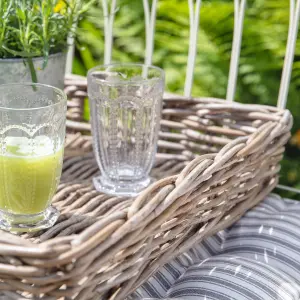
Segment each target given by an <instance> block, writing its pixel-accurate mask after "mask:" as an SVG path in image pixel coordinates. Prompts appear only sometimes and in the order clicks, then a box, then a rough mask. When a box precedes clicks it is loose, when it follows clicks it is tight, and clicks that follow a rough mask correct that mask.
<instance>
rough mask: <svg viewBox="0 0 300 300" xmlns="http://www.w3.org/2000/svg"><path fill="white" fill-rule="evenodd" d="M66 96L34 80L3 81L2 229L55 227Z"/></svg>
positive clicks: (0, 143) (0, 121)
mask: <svg viewBox="0 0 300 300" xmlns="http://www.w3.org/2000/svg"><path fill="white" fill-rule="evenodd" d="M66 109H67V98H66V95H65V94H64V92H63V91H61V90H59V89H57V88H54V87H51V86H47V85H43V84H36V83H20V84H19V83H13V84H4V85H0V229H4V230H9V231H18V232H20V231H34V230H39V229H43V228H48V227H51V226H52V225H53V224H54V223H55V222H56V220H57V218H58V215H59V213H58V211H57V209H56V208H54V207H53V206H51V200H52V198H53V195H54V193H55V192H56V189H57V186H58V183H59V180H60V176H61V170H62V161H63V146H64V140H65V128H66Z"/></svg>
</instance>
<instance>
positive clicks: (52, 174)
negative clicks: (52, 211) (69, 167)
mask: <svg viewBox="0 0 300 300" xmlns="http://www.w3.org/2000/svg"><path fill="white" fill-rule="evenodd" d="M5 142H6V152H5V154H4V155H3V154H2V155H1V154H0V210H3V211H6V212H10V213H14V214H37V213H40V212H42V211H44V210H45V209H46V208H47V207H48V205H49V204H50V202H51V199H52V197H53V195H54V193H55V191H56V188H57V185H58V183H59V179H60V175H61V169H62V160H63V148H62V147H60V148H59V149H58V150H56V151H53V143H52V142H51V140H50V139H49V138H48V137H45V136H40V137H36V138H35V139H34V140H32V139H31V140H29V139H27V138H23V137H8V138H6V140H5ZM33 143H34V146H33Z"/></svg>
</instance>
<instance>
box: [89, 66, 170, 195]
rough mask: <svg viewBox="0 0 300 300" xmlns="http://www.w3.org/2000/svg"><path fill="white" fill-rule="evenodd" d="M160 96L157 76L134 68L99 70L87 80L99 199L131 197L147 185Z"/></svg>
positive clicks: (155, 72)
mask: <svg viewBox="0 0 300 300" xmlns="http://www.w3.org/2000/svg"><path fill="white" fill-rule="evenodd" d="M163 90H164V75H163V71H162V70H161V69H159V68H156V67H150V66H145V65H136V64H123V65H121V64H117V65H107V66H100V67H96V68H94V69H92V70H90V72H89V74H88V93H89V100H90V108H91V117H92V129H93V137H94V151H95V154H96V158H97V161H98V164H99V167H100V170H101V176H100V177H98V178H94V184H95V187H96V188H97V189H98V190H100V191H102V192H105V193H109V194H117V195H130V196H133V195H136V194H137V193H139V192H140V191H141V190H142V189H144V188H145V187H146V186H147V185H148V184H149V182H150V178H149V172H150V170H151V167H152V165H153V160H154V156H155V153H156V148H157V138H158V130H159V124H160V117H161V108H162V95H163Z"/></svg>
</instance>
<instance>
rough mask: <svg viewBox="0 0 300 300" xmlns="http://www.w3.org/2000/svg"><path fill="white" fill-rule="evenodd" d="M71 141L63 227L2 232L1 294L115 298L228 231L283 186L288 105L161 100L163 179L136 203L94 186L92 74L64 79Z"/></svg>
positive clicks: (159, 167) (158, 171) (60, 203)
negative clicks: (88, 109) (87, 117)
mask: <svg viewBox="0 0 300 300" xmlns="http://www.w3.org/2000/svg"><path fill="white" fill-rule="evenodd" d="M66 92H67V94H68V95H69V97H70V99H72V100H70V101H69V104H68V106H69V110H68V124H67V125H68V132H69V134H68V137H67V141H66V158H65V163H64V170H63V176H62V182H61V184H60V186H59V189H58V191H57V194H56V196H55V199H54V205H55V206H56V207H57V208H58V209H59V210H60V211H61V216H60V218H59V221H58V222H57V224H56V225H55V226H54V227H53V228H51V229H49V230H47V231H44V232H38V233H30V234H25V235H22V236H17V235H12V234H10V233H5V232H3V231H0V299H5V300H6V299H7V300H8V299H83V300H85V299H119V300H121V299H122V300H123V299H125V298H126V296H127V295H128V294H129V293H131V292H132V291H133V290H134V289H136V288H137V287H138V286H139V285H141V284H142V283H143V282H144V281H145V280H146V279H147V278H148V277H149V276H150V275H151V274H152V273H153V272H155V271H156V270H157V269H158V268H159V267H160V266H162V265H163V264H165V263H166V262H167V261H169V260H171V259H172V258H173V257H175V256H177V255H179V254H180V253H182V252H184V251H185V250H187V249H188V248H190V247H191V246H193V244H195V243H199V242H200V241H201V240H202V239H203V238H204V237H207V236H209V235H212V234H213V233H215V232H217V231H219V230H221V229H223V228H225V227H228V226H229V225H230V224H232V223H233V222H235V221H236V220H237V219H238V218H240V217H241V216H242V215H243V213H244V212H245V211H246V210H248V209H249V208H251V207H253V206H254V205H256V204H257V203H258V202H260V201H261V200H262V199H263V198H264V197H265V196H266V195H267V194H268V193H269V192H270V191H271V190H272V189H273V188H274V187H275V185H276V184H277V181H278V172H279V169H280V165H279V163H280V160H281V159H282V156H283V153H284V145H285V144H286V142H287V141H288V139H289V137H290V129H291V126H292V117H291V114H290V112H289V111H288V110H280V109H277V108H275V107H269V106H261V105H242V104H238V103H229V102H225V101H224V100H218V99H211V98H199V99H190V98H189V99H187V98H183V97H179V96H173V95H169V96H166V99H165V100H164V109H163V118H162V121H161V132H160V141H159V153H158V155H157V158H156V163H155V167H154V169H153V171H152V176H154V177H155V178H156V179H157V181H156V182H155V183H153V184H152V185H151V186H150V187H149V188H148V189H147V190H145V191H144V192H143V193H142V194H141V195H139V196H138V197H137V198H136V199H131V198H117V197H112V196H108V195H104V194H101V193H99V192H97V191H95V190H94V188H93V186H92V183H91V178H92V177H93V176H94V175H95V174H97V173H98V172H99V171H98V167H97V164H96V162H95V160H94V157H93V154H92V146H91V142H92V138H91V136H90V133H89V131H90V126H89V124H87V123H84V122H83V121H82V112H83V109H82V107H83V105H82V103H83V99H84V98H85V97H86V80H85V79H84V78H81V77H78V76H72V77H68V78H67V79H66Z"/></svg>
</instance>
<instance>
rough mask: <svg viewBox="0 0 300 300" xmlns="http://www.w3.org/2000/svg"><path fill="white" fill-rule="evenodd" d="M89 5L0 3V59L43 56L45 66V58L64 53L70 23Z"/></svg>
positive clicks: (57, 0) (70, 0)
mask: <svg viewBox="0 0 300 300" xmlns="http://www.w3.org/2000/svg"><path fill="white" fill-rule="evenodd" d="M92 2H94V1H92ZM92 2H88V3H86V2H84V1H79V0H47V1H44V0H0V58H10V57H24V58H31V57H35V56H44V58H45V64H46V63H47V58H48V55H49V54H51V53H56V52H60V51H63V50H65V48H66V46H67V36H68V34H69V33H70V32H72V28H74V23H76V22H77V20H78V18H79V16H80V15H81V14H82V13H83V12H84V11H85V10H87V9H88V8H89V5H90V4H92Z"/></svg>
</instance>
